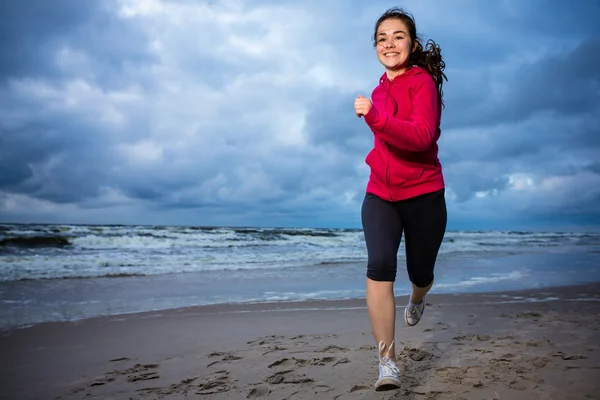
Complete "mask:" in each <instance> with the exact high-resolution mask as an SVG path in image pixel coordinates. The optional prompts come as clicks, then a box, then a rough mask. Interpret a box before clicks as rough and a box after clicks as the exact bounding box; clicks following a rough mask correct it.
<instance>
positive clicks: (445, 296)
mask: <svg viewBox="0 0 600 400" xmlns="http://www.w3.org/2000/svg"><path fill="white" fill-rule="evenodd" d="M597 286H600V282H591V283H589V282H587V283H579V284H568V285H560V286H556V285H555V286H548V287H544V288H533V289H518V290H491V291H469V292H456V293H436V292H435V286H434V289H433V290H432V291H431V292H430V293H429V294H428V296H427V300H428V302H429V301H434V299H435V300H436V302H437V303H438V304H439V302H440V300H441V301H442V302H446V303H448V302H449V301H450V300H451V299H452V298H456V297H459V298H460V297H471V296H476V297H488V298H490V299H491V300H490V301H489V302H481V301H480V302H479V303H480V304H506V303H527V302H552V301H560V300H561V299H560V298H544V297H543V296H542V295H543V294H544V293H546V292H556V293H564V294H566V293H571V292H572V291H577V290H579V289H581V290H584V291H585V289H586V288H589V289H590V290H592V291H594V290H595V289H596V287H597ZM408 295H409V292H407V293H402V294H395V298H396V303H397V306H401V305H402V304H403V302H404V301H405V300H406V297H407V296H408ZM503 297H522V299H513V300H511V301H509V300H503V301H500V300H499V298H503ZM581 301H586V300H581ZM591 301H600V297H599V298H598V300H591ZM449 304H451V302H450V303H449ZM449 304H446V305H449ZM336 310H366V304H365V297H364V296H363V297H354V298H346V299H309V300H273V301H246V302H225V303H216V304H203V305H192V306H184V307H171V308H162V309H156V310H147V311H134V312H126V313H115V314H107V315H96V316H91V317H82V318H73V319H67V320H56V321H44V322H38V323H33V324H24V325H15V326H10V327H3V328H0V333H2V332H5V333H6V332H11V331H18V330H24V329H29V328H33V327H37V326H41V325H42V326H43V325H51V324H68V323H74V324H77V323H82V322H85V321H93V320H100V321H101V320H111V319H123V318H151V317H153V316H167V317H168V316H170V315H173V316H175V315H181V314H202V315H210V314H214V315H217V314H238V313H253V312H294V311H336Z"/></svg>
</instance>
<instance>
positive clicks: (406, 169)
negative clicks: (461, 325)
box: [354, 8, 447, 391]
mask: <svg viewBox="0 0 600 400" xmlns="http://www.w3.org/2000/svg"><path fill="white" fill-rule="evenodd" d="M373 40H374V46H375V50H376V53H377V58H378V59H379V61H380V62H381V64H382V65H383V67H384V69H385V72H384V73H383V75H382V76H381V78H380V79H379V85H378V86H377V87H376V88H375V89H374V90H373V93H372V95H371V98H372V101H371V100H370V99H368V98H366V97H363V96H361V95H359V96H358V97H357V98H356V99H355V101H354V109H355V113H356V115H358V116H359V117H364V120H365V122H366V123H367V125H368V126H369V128H370V129H371V131H372V132H373V134H374V147H373V149H372V150H371V151H370V152H369V154H368V155H367V156H366V159H365V162H366V163H367V165H369V167H370V170H371V172H370V177H369V181H368V183H367V188H366V195H365V198H364V200H363V205H362V210H361V218H362V226H363V231H364V236H365V242H366V247H367V255H368V264H367V272H366V276H367V278H366V300H367V309H368V313H369V318H370V322H371V327H372V330H373V336H374V337H375V342H376V343H377V347H378V351H379V378H378V379H377V381H376V382H375V390H378V391H379V390H389V389H394V388H398V387H400V379H399V377H398V367H397V364H396V353H395V347H394V337H395V322H396V304H395V299H394V282H395V280H396V272H397V255H398V248H399V246H400V241H401V239H402V235H403V234H404V240H405V248H406V269H407V272H408V278H409V279H410V281H411V283H412V293H411V295H410V297H409V299H408V304H407V305H406V307H405V309H404V320H405V321H406V324H408V325H409V326H415V325H416V324H417V323H418V322H419V320H420V319H421V317H422V316H423V313H424V311H425V295H426V294H427V292H428V291H429V290H430V289H431V287H432V285H433V278H434V273H433V271H434V266H435V262H436V258H437V255H438V251H439V248H440V246H441V243H442V240H443V238H444V235H445V232H446V222H447V214H446V200H445V184H444V178H443V175H442V167H441V164H440V161H439V159H438V145H437V140H438V139H439V137H440V121H441V114H442V107H443V101H442V96H443V92H442V83H443V79H446V76H445V74H444V72H443V71H444V68H445V64H444V62H443V60H442V56H441V51H440V48H439V46H437V45H436V43H435V42H433V41H431V40H430V41H428V42H427V43H426V46H425V47H424V46H423V43H422V39H420V38H419V37H418V35H417V30H416V26H415V21H414V18H413V17H412V16H411V15H410V14H409V13H407V12H406V11H404V10H402V9H399V8H393V9H390V10H388V11H386V12H385V13H384V14H383V15H382V16H381V17H380V18H379V19H378V20H377V23H376V24H375V32H374V35H373Z"/></svg>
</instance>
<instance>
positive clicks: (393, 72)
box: [375, 18, 416, 79]
mask: <svg viewBox="0 0 600 400" xmlns="http://www.w3.org/2000/svg"><path fill="white" fill-rule="evenodd" d="M375 43H376V49H377V58H378V59H379V62H381V64H383V66H384V67H385V70H386V72H387V76H388V78H389V79H393V78H394V77H396V76H398V75H400V74H402V73H404V71H406V68H407V67H408V60H409V58H410V54H411V53H412V52H413V50H414V48H415V44H416V43H413V40H411V38H410V34H409V30H408V28H407V26H406V24H405V23H404V22H403V21H401V20H399V19H397V18H391V19H386V20H385V21H383V22H381V24H379V27H378V28H377V33H376V36H375Z"/></svg>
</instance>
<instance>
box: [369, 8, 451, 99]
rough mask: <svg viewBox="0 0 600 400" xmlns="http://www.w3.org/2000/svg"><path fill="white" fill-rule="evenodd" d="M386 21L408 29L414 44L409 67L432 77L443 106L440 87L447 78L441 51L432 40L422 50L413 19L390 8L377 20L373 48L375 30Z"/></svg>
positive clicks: (375, 42) (375, 43)
mask: <svg viewBox="0 0 600 400" xmlns="http://www.w3.org/2000/svg"><path fill="white" fill-rule="evenodd" d="M388 19H398V20H400V21H402V22H404V24H405V25H406V27H407V28H408V34H409V35H410V39H411V40H412V42H413V43H416V48H415V51H414V52H413V53H412V54H411V55H410V59H409V61H408V62H409V64H411V65H416V66H419V67H423V68H425V69H426V70H427V72H429V74H430V75H431V76H432V77H433V80H434V81H435V84H436V86H437V90H438V96H439V99H440V102H441V103H442V106H443V105H444V101H443V99H442V97H443V96H444V91H443V90H442V85H443V83H444V79H445V80H446V81H447V80H448V78H447V77H446V74H444V69H445V68H446V64H445V63H444V60H443V59H442V50H441V49H440V46H438V45H437V44H436V43H435V42H434V41H433V40H431V39H429V40H428V41H427V43H426V44H425V48H423V45H422V42H423V40H422V39H421V38H420V37H419V35H417V27H416V25H415V19H414V17H413V16H412V15H411V14H410V13H408V12H407V11H405V10H403V9H402V8H398V7H394V8H390V9H389V10H387V11H386V12H385V13H383V15H381V17H379V19H378V20H377V23H376V24H375V32H374V33H373V45H374V46H377V29H379V25H380V24H381V23H382V22H383V21H386V20H388Z"/></svg>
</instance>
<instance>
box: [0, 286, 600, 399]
mask: <svg viewBox="0 0 600 400" xmlns="http://www.w3.org/2000/svg"><path fill="white" fill-rule="evenodd" d="M405 300H406V298H404V297H402V298H398V319H397V324H396V326H397V333H396V343H397V344H396V347H397V355H398V360H399V367H400V371H401V379H402V383H403V386H402V388H401V389H398V390H394V391H388V392H375V391H374V390H373V389H372V385H373V383H374V381H375V379H376V378H377V353H376V350H375V343H374V341H373V338H372V336H371V332H370V326H369V321H368V316H367V313H366V309H365V306H364V300H347V301H319V302H302V303H272V304H249V305H230V306H208V307H193V308H182V309H176V310H169V311H164V312H150V313H140V314H131V315H122V316H116V317H103V318H93V319H88V320H82V321H77V322H59V323H47V324H40V325H36V326H33V327H29V328H22V329H13V330H7V331H2V332H0V354H2V357H1V358H0V372H1V374H0V387H2V390H1V391H0V398H2V399H19V400H25V399H84V398H85V399H130V398H131V399H183V398H206V399H217V400H219V399H247V398H257V399H260V398H264V399H367V400H368V399H396V398H397V399H419V400H432V399H439V400H442V399H478V400H479V399H511V400H519V399H528V400H529V399H557V400H558V399H561V400H565V399H578V400H579V399H600V284H593V285H582V286H570V287H564V288H549V289H540V290H535V291H524V292H510V293H487V294H461V295H436V294H430V295H429V296H428V297H427V303H428V306H427V308H426V311H425V315H424V317H423V320H422V321H421V322H420V323H419V324H418V325H417V326H415V327H407V326H406V325H405V324H404V320H403V319H402V311H403V306H404V303H405Z"/></svg>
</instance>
